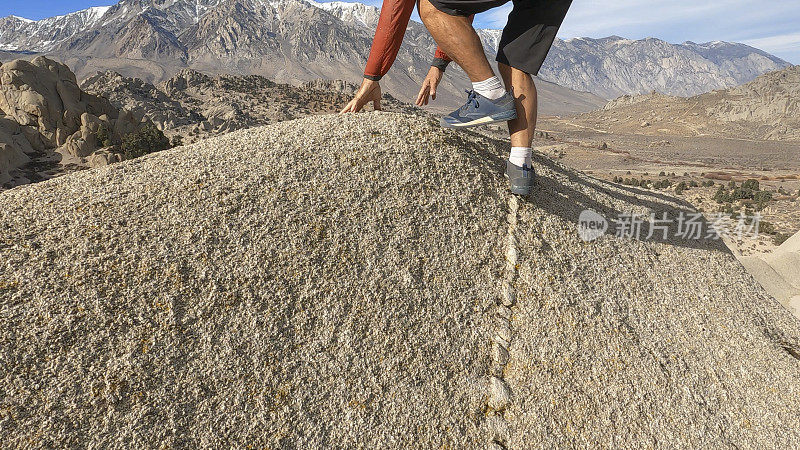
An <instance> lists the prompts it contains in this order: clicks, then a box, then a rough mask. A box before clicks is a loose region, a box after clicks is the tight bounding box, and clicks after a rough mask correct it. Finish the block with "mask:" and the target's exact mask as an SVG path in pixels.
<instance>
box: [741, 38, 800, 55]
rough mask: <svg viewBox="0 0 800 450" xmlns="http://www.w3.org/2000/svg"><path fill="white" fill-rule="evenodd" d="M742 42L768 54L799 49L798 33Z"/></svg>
mask: <svg viewBox="0 0 800 450" xmlns="http://www.w3.org/2000/svg"><path fill="white" fill-rule="evenodd" d="M742 42H743V43H745V44H747V45H751V46H753V47H758V48H760V49H762V50H766V51H768V52H786V51H792V50H797V49H798V48H800V33H789V34H779V35H777V36H768V37H763V38H758V39H746V40H744V41H742Z"/></svg>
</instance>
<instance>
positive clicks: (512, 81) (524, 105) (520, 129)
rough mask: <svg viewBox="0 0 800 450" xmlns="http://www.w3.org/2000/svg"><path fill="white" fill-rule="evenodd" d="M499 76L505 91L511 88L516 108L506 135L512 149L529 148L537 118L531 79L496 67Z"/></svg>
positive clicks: (533, 87) (508, 67) (504, 67)
mask: <svg viewBox="0 0 800 450" xmlns="http://www.w3.org/2000/svg"><path fill="white" fill-rule="evenodd" d="M498 68H499V69H500V76H502V77H503V84H504V85H505V86H506V89H508V88H509V86H511V87H512V88H513V93H514V100H515V103H516V107H517V118H516V119H514V120H509V121H508V133H509V134H510V135H511V146H512V147H530V146H531V143H532V142H533V133H534V131H536V119H537V117H538V107H539V105H538V97H537V93H536V85H535V84H534V83H533V77H531V75H530V74H528V73H525V72H523V71H521V70H519V69H515V68H513V67H510V66H507V65H505V64H503V63H500V64H499V65H498Z"/></svg>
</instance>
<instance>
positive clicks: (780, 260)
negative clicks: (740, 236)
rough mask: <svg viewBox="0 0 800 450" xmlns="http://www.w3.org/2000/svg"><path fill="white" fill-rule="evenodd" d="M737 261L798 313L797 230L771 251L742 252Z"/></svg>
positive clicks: (799, 238) (799, 236)
mask: <svg viewBox="0 0 800 450" xmlns="http://www.w3.org/2000/svg"><path fill="white" fill-rule="evenodd" d="M740 261H741V262H742V264H743V265H744V266H745V267H746V268H747V270H748V271H749V272H750V273H751V274H753V277H754V278H755V279H756V280H758V282H759V283H761V285H762V286H764V289H766V290H767V292H769V293H770V294H771V295H772V296H773V297H775V298H776V299H777V300H779V301H780V302H781V303H783V305H784V306H786V308H787V309H789V310H790V311H794V314H795V316H797V317H800V277H798V276H797V273H798V267H800V232H798V233H796V234H795V235H794V236H792V237H790V238H789V239H787V240H786V242H784V243H783V244H781V245H780V246H779V247H778V248H777V249H775V250H774V251H772V252H770V253H766V254H763V253H762V254H756V255H751V256H744V257H742V258H740Z"/></svg>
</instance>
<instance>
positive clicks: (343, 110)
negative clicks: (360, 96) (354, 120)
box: [339, 100, 353, 114]
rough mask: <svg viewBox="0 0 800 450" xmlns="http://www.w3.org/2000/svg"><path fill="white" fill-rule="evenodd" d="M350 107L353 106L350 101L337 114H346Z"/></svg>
mask: <svg viewBox="0 0 800 450" xmlns="http://www.w3.org/2000/svg"><path fill="white" fill-rule="evenodd" d="M352 105H353V100H350V102H349V103H347V105H345V107H344V108H342V110H341V111H339V114H345V113H348V112H350V107H351V106H352Z"/></svg>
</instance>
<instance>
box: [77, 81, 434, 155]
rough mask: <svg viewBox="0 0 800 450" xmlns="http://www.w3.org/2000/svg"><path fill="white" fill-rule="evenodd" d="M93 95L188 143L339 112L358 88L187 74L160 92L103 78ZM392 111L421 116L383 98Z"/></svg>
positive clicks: (91, 84) (92, 84) (92, 86)
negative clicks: (108, 100) (315, 115)
mask: <svg viewBox="0 0 800 450" xmlns="http://www.w3.org/2000/svg"><path fill="white" fill-rule="evenodd" d="M81 86H82V87H83V89H85V90H86V91H87V92H91V93H94V94H97V95H99V96H102V97H105V98H108V99H110V100H111V102H112V104H114V106H116V107H119V108H124V109H127V110H130V111H133V112H134V113H136V114H137V115H141V116H144V117H146V118H147V119H149V120H151V121H152V122H153V123H155V124H156V125H157V126H158V127H159V128H160V129H161V130H163V131H164V132H166V133H167V134H168V135H180V136H181V137H182V138H183V141H184V142H185V143H191V142H195V141H197V140H199V139H203V138H206V137H209V136H216V135H220V134H225V133H229V132H231V131H235V130H240V129H243V128H249V127H253V126H257V125H266V124H269V123H274V122H280V121H284V120H292V119H296V118H298V117H303V116H307V115H311V114H325V113H332V112H338V111H339V110H340V109H341V108H342V107H344V105H345V104H347V102H348V101H349V100H350V99H351V98H352V94H353V92H355V90H356V89H357V88H358V86H355V85H353V84H352V83H348V82H346V81H342V80H314V81H310V82H307V83H304V84H303V85H302V86H292V85H289V84H282V83H275V82H273V81H270V80H268V79H267V78H264V77H262V76H258V75H246V76H240V75H219V76H211V75H208V74H204V73H200V72H197V71H195V70H190V69H185V70H182V71H180V72H178V73H177V74H175V76H173V77H172V78H170V79H168V80H167V81H165V82H164V83H161V84H160V85H159V86H154V85H152V84H150V83H145V82H144V81H142V80H139V79H138V78H130V77H124V76H122V75H120V74H118V73H116V72H110V71H107V72H104V73H97V74H95V75H94V76H91V77H89V78H87V79H86V80H84V81H83V83H81ZM383 107H384V109H386V110H388V111H395V112H400V111H404V112H411V111H419V110H418V109H416V108H414V107H413V106H412V105H408V104H405V103H402V102H400V101H398V100H396V99H395V98H394V97H392V96H391V95H389V94H384V96H383Z"/></svg>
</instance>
